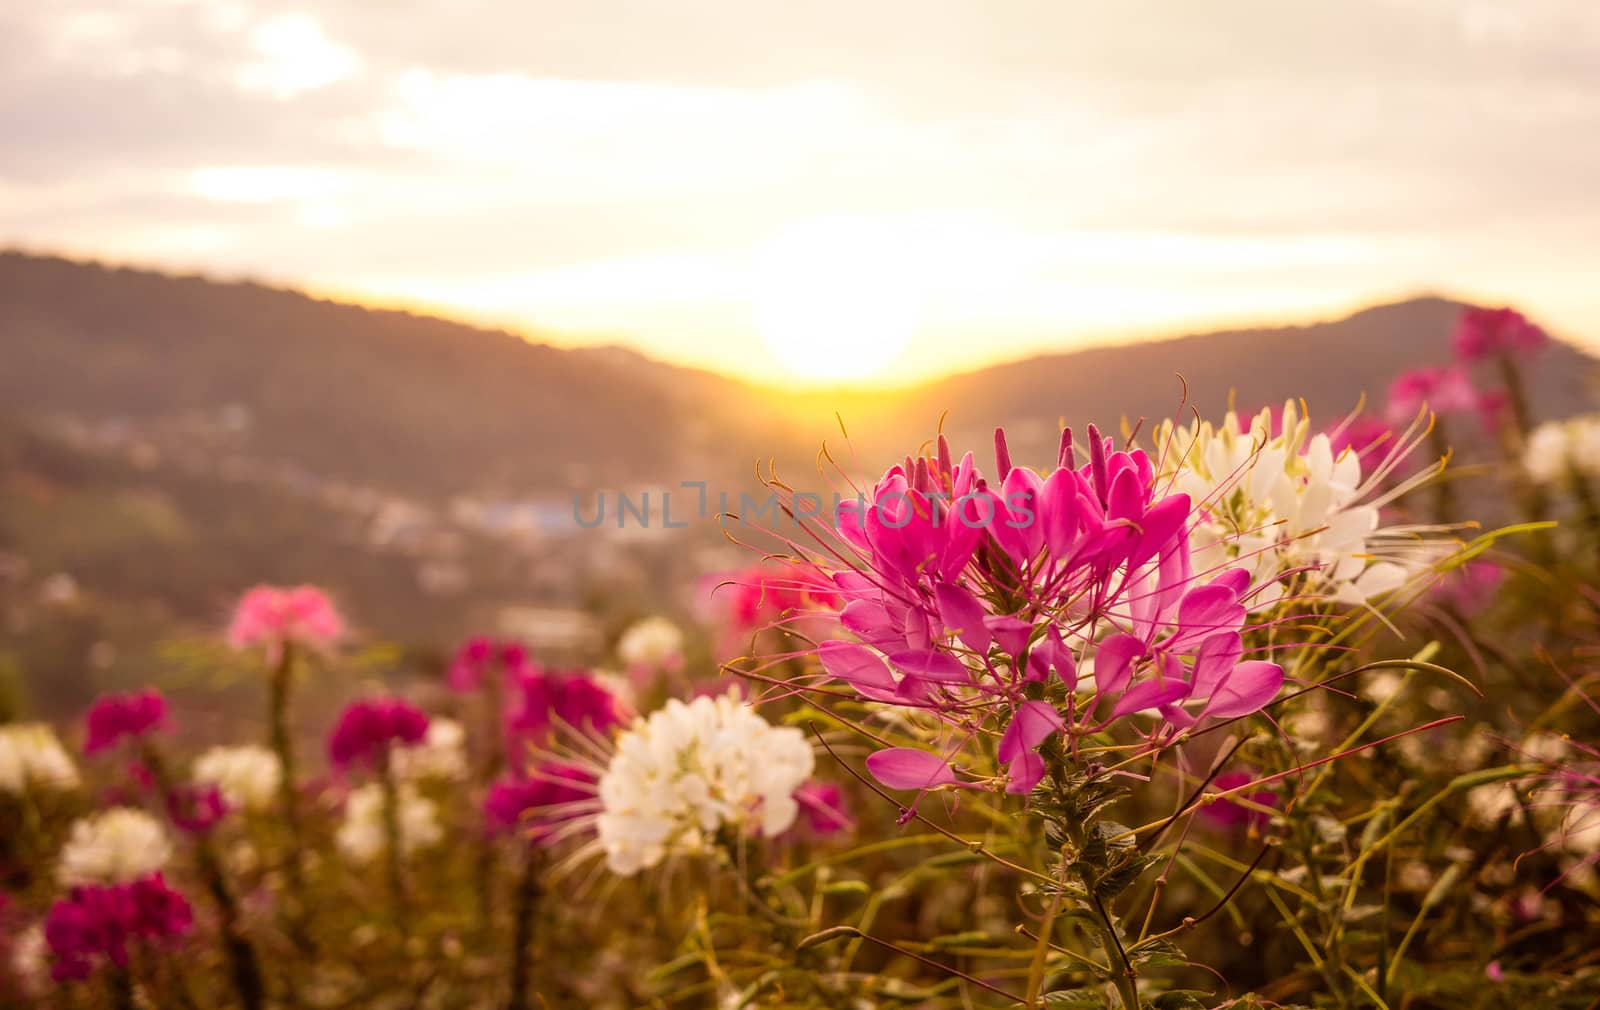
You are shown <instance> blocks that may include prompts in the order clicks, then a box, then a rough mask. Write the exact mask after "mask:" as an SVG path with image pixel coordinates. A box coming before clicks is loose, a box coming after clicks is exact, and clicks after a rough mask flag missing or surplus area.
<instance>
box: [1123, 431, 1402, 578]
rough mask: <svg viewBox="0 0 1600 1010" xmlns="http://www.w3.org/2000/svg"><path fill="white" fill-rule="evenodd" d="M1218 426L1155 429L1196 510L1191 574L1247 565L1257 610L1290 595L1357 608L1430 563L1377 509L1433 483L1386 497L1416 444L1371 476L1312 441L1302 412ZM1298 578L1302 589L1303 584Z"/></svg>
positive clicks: (1325, 439)
mask: <svg viewBox="0 0 1600 1010" xmlns="http://www.w3.org/2000/svg"><path fill="white" fill-rule="evenodd" d="M1274 420H1275V419H1274V417H1273V414H1272V412H1271V411H1266V410H1263V411H1261V412H1260V413H1259V414H1257V415H1256V416H1255V417H1254V418H1249V419H1241V418H1238V417H1237V416H1236V415H1234V414H1233V413H1231V412H1230V413H1229V414H1228V415H1227V416H1226V417H1225V418H1224V419H1223V421H1222V423H1221V424H1220V425H1212V424H1210V423H1209V422H1205V421H1195V422H1194V423H1192V424H1190V425H1187V426H1183V427H1179V426H1175V425H1172V424H1164V425H1161V426H1158V427H1157V429H1156V432H1155V434H1154V436H1153V437H1154V442H1155V444H1156V445H1157V446H1158V447H1160V448H1161V449H1162V450H1163V451H1164V454H1163V456H1162V465H1161V467H1160V470H1161V476H1162V477H1164V478H1170V481H1171V487H1172V488H1173V489H1174V490H1175V491H1179V492H1182V493H1185V494H1187V495H1188V496H1189V498H1190V500H1191V501H1193V502H1194V503H1195V504H1196V512H1197V518H1198V520H1199V521H1198V522H1196V523H1195V524H1194V526H1193V530H1192V542H1193V563H1194V564H1195V566H1196V567H1197V568H1199V569H1201V570H1216V569H1218V568H1220V567H1222V566H1224V565H1230V564H1231V565H1238V566H1240V567H1242V568H1244V569H1245V570H1246V571H1248V572H1249V573H1250V582H1251V584H1253V585H1255V586H1257V587H1259V589H1258V591H1257V592H1256V593H1255V594H1254V595H1253V596H1252V597H1251V600H1250V606H1251V609H1255V610H1259V609H1264V608H1266V607H1268V606H1271V605H1273V604H1276V603H1277V602H1278V601H1279V600H1280V599H1281V598H1282V597H1283V595H1284V594H1285V592H1287V591H1290V590H1291V589H1297V590H1299V591H1301V592H1310V593H1316V594H1319V595H1325V596H1330V597H1333V598H1334V599H1336V600H1338V601H1339V602H1341V603H1345V604H1355V603H1360V602H1362V601H1365V600H1369V599H1372V598H1373V597H1376V596H1378V595H1380V594H1382V593H1386V592H1389V591H1391V590H1393V589H1395V588H1397V587H1399V586H1400V585H1402V584H1404V583H1405V582H1406V581H1407V579H1408V578H1410V577H1411V576H1412V575H1414V574H1416V572H1417V571H1418V570H1419V569H1420V568H1422V567H1423V566H1424V565H1425V564H1426V562H1427V561H1428V560H1430V559H1429V557H1428V555H1427V553H1426V551H1425V550H1423V549H1422V548H1421V546H1420V545H1419V543H1418V540H1417V536H1416V531H1415V530H1411V529H1383V528H1381V527H1380V525H1379V508H1380V506H1381V505H1382V504H1383V503H1384V502H1386V501H1388V500H1390V499H1392V498H1393V497H1395V496H1396V495H1398V494H1400V493H1403V491H1404V490H1406V489H1408V488H1410V487H1414V486H1415V485H1416V483H1417V482H1419V481H1420V480H1422V479H1426V478H1427V477H1429V476H1432V473H1433V468H1430V469H1428V470H1424V471H1423V472H1422V473H1421V474H1420V475H1417V476H1416V477H1413V478H1411V479H1410V480H1408V481H1406V482H1404V483H1403V484H1402V486H1401V487H1400V488H1399V489H1396V490H1390V491H1388V492H1385V493H1381V494H1380V492H1379V488H1380V486H1381V485H1382V483H1383V482H1384V480H1385V479H1386V478H1388V477H1389V476H1390V475H1391V474H1392V473H1393V471H1394V470H1395V468H1396V467H1397V466H1398V464H1399V463H1400V461H1401V460H1402V459H1403V458H1404V456H1405V455H1406V454H1407V453H1408V452H1409V451H1410V450H1411V449H1412V448H1414V443H1408V442H1406V441H1405V440H1403V439H1402V440H1400V441H1398V442H1396V443H1394V444H1392V445H1391V446H1390V448H1389V451H1388V452H1387V453H1385V454H1384V456H1383V457H1382V458H1381V459H1380V460H1379V461H1378V463H1377V465H1376V466H1375V468H1374V469H1373V470H1372V471H1371V472H1369V473H1367V474H1366V475H1365V476H1363V473H1362V459H1361V456H1360V454H1359V453H1358V452H1352V451H1348V450H1347V451H1344V452H1340V453H1337V454H1336V453H1335V451H1334V446H1333V440H1332V438H1331V437H1330V436H1329V435H1328V434H1317V435H1312V434H1311V431H1310V421H1309V419H1307V418H1305V417H1302V416H1300V414H1299V411H1298V410H1297V409H1296V406H1295V404H1294V403H1293V402H1290V403H1286V404H1284V407H1283V410H1282V412H1281V414H1279V415H1278V418H1277V419H1276V420H1277V423H1274ZM1295 576H1299V578H1294V577H1295Z"/></svg>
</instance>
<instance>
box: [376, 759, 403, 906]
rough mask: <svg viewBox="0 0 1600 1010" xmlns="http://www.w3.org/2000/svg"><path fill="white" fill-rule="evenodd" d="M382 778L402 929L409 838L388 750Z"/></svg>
mask: <svg viewBox="0 0 1600 1010" xmlns="http://www.w3.org/2000/svg"><path fill="white" fill-rule="evenodd" d="M378 776H379V781H380V782H381V783H382V785H383V830H384V834H386V835H387V836H388V843H389V844H388V845H387V846H386V847H385V851H384V856H385V860H384V862H385V866H386V867H387V869H388V877H389V898H390V901H391V902H393V904H394V912H395V924H396V925H398V926H399V927H400V929H401V931H402V932H404V931H405V925H406V878H405V868H404V865H403V860H404V858H405V853H404V843H405V839H404V837H403V836H402V835H401V833H400V787H399V784H398V783H396V781H395V775H394V768H393V766H392V765H391V763H390V761H389V753H388V751H387V750H386V751H384V754H383V759H382V763H381V765H380V767H379V769H378Z"/></svg>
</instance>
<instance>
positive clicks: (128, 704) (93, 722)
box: [83, 690, 167, 754]
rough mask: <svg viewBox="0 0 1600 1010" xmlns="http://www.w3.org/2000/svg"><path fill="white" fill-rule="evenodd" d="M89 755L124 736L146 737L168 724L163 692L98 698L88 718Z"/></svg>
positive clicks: (151, 691) (86, 743)
mask: <svg viewBox="0 0 1600 1010" xmlns="http://www.w3.org/2000/svg"><path fill="white" fill-rule="evenodd" d="M86 721H87V724H88V730H89V733H88V739H87V740H86V741H85V743H84V746H83V752H84V753H85V754H94V753H96V752H98V751H102V750H105V749H106V748H108V747H113V746H115V745H116V744H117V743H118V742H119V741H121V740H122V738H123V737H142V736H144V735H145V734H147V733H153V732H155V731H157V730H160V729H163V728H165V727H166V724H167V699H165V698H163V697H162V696H161V693H160V692H159V691H155V690H145V691H138V692H135V693H132V694H106V695H101V696H100V697H99V698H97V699H95V702H94V704H93V705H92V706H91V707H90V708H89V715H88V717H87V720H86Z"/></svg>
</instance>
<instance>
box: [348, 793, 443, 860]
mask: <svg viewBox="0 0 1600 1010" xmlns="http://www.w3.org/2000/svg"><path fill="white" fill-rule="evenodd" d="M398 798H399V801H400V810H399V817H398V821H399V827H400V851H401V852H403V853H405V854H407V855H410V854H411V853H413V852H416V851H418V850H420V849H426V848H429V847H431V846H434V845H437V844H438V843H439V840H440V839H441V838H443V837H444V830H443V829H442V828H440V826H439V815H438V810H437V808H436V807H435V806H434V805H433V801H431V800H429V799H427V798H425V797H423V796H421V795H419V794H418V792H417V790H416V787H414V786H412V785H410V784H409V783H402V784H401V785H400V787H399V793H398ZM334 841H335V842H336V843H338V846H339V850H340V851H341V852H343V853H344V854H345V856H346V858H348V859H349V860H350V861H351V862H352V863H370V862H371V861H372V860H373V859H375V858H377V856H378V855H379V854H380V853H382V852H383V851H384V850H385V849H386V848H388V847H389V837H388V832H387V831H386V830H385V828H384V816H383V786H382V785H380V784H378V783H376V782H373V783H369V784H367V785H364V786H362V787H361V788H360V789H357V790H355V791H354V792H352V793H351V794H350V796H349V798H348V799H347V800H346V801H345V807H344V823H343V824H341V825H339V831H338V833H337V834H336V835H335V836H334Z"/></svg>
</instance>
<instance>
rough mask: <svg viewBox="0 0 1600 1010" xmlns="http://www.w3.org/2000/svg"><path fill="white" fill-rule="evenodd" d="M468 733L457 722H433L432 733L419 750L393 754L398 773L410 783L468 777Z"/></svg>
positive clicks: (400, 749) (403, 749)
mask: <svg viewBox="0 0 1600 1010" xmlns="http://www.w3.org/2000/svg"><path fill="white" fill-rule="evenodd" d="M466 740H467V731H466V730H465V729H463V728H462V727H461V724H460V723H459V722H456V721H455V720H454V719H429V720H428V733H427V735H426V736H424V737H423V738H422V742H421V743H419V744H417V745H416V746H415V747H396V748H395V749H394V750H393V752H392V753H391V754H390V758H389V760H390V761H391V762H392V767H393V768H394V773H395V774H396V775H398V776H399V777H400V778H401V779H403V780H406V781H416V780H418V779H444V780H447V781H451V782H456V781H460V780H462V779H465V778H466V777H467V751H466Z"/></svg>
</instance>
